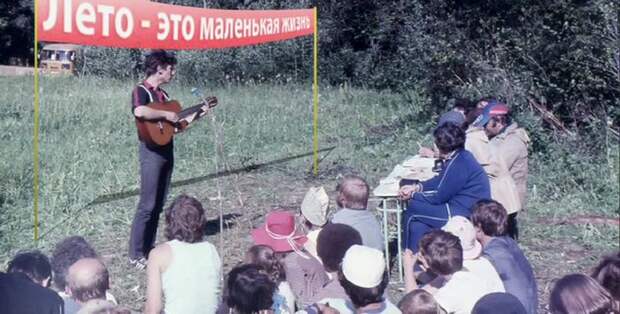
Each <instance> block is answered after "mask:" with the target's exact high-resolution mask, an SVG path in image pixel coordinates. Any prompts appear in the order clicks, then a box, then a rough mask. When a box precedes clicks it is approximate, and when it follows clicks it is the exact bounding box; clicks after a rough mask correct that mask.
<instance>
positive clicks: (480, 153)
mask: <svg viewBox="0 0 620 314" xmlns="http://www.w3.org/2000/svg"><path fill="white" fill-rule="evenodd" d="M465 134H466V137H465V149H467V150H468V151H470V152H471V153H472V154H473V155H474V157H475V158H476V160H477V161H478V163H479V164H480V165H481V166H482V168H484V171H485V172H486V173H487V176H488V177H489V183H490V185H491V198H493V199H494V200H496V201H498V202H500V203H501V204H502V205H504V208H506V211H507V212H508V214H512V213H516V212H518V211H520V210H521V201H520V199H519V193H518V189H517V186H516V184H515V182H514V180H513V179H512V176H511V175H510V172H509V171H508V166H507V165H506V163H505V162H504V160H503V159H502V158H501V157H499V155H498V154H497V152H496V151H495V149H493V148H492V147H491V145H490V144H489V138H488V137H487V135H486V134H485V133H484V130H483V129H481V128H478V127H470V128H468V129H467V131H466V133H465Z"/></svg>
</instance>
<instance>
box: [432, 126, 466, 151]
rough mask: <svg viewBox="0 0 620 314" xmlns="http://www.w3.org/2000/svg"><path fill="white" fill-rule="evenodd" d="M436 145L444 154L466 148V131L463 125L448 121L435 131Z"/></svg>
mask: <svg viewBox="0 0 620 314" xmlns="http://www.w3.org/2000/svg"><path fill="white" fill-rule="evenodd" d="M433 136H434V137H435V145H437V149H439V152H441V153H442V154H447V153H450V152H452V151H454V150H457V149H463V148H465V131H464V130H463V129H462V127H461V126H459V125H456V124H454V123H451V122H447V123H444V124H442V125H441V126H439V127H437V128H436V129H435V131H434V132H433Z"/></svg>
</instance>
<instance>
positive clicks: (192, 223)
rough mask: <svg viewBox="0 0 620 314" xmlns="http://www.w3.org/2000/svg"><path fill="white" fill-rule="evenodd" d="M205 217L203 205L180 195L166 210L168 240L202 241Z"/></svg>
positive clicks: (191, 198)
mask: <svg viewBox="0 0 620 314" xmlns="http://www.w3.org/2000/svg"><path fill="white" fill-rule="evenodd" d="M204 226H205V215H204V209H203V208H202V204H201V203H200V202H199V201H198V200H197V199H195V198H193V197H191V196H187V195H185V194H182V195H179V196H178V197H177V198H176V199H175V200H174V202H172V205H170V207H168V208H167V209H166V229H165V231H164V233H165V235H166V238H167V239H168V240H174V239H176V240H179V241H183V242H187V243H195V242H200V241H202V237H203V231H204Z"/></svg>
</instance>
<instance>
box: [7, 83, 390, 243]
mask: <svg viewBox="0 0 620 314" xmlns="http://www.w3.org/2000/svg"><path fill="white" fill-rule="evenodd" d="M25 82H27V79H24V83H25ZM0 83H2V86H3V87H4V88H5V89H6V90H5V94H9V95H10V96H12V97H15V100H14V101H13V102H11V103H9V104H10V106H9V108H8V109H7V113H5V114H4V116H5V117H7V118H6V119H4V118H3V120H2V124H3V125H4V126H6V128H7V129H9V130H10V132H13V133H10V134H15V136H11V137H10V140H8V136H3V144H4V147H6V148H7V152H8V153H10V154H12V155H14V156H15V157H13V158H9V159H4V162H3V168H2V171H3V172H2V175H3V177H6V178H9V179H10V180H11V181H10V182H9V181H6V184H7V187H8V186H10V187H11V188H10V189H8V188H7V190H8V191H4V192H3V194H2V195H3V198H4V199H6V200H7V201H5V204H4V205H3V214H4V215H6V216H5V217H7V218H6V220H4V219H3V221H11V223H10V225H7V224H5V223H3V229H2V230H4V229H6V228H11V229H10V230H7V231H6V232H3V233H2V234H3V237H9V238H10V240H9V241H2V243H1V244H0V247H1V248H2V249H0V252H10V251H13V250H14V249H15V248H18V247H21V246H28V244H29V243H30V242H31V241H32V236H31V235H32V218H31V216H32V214H31V208H30V207H31V194H32V188H31V182H32V174H31V168H32V158H31V155H32V153H31V146H32V140H33V139H32V119H31V114H30V111H31V110H32V109H31V108H32V98H31V97H28V96H27V95H30V94H31V89H30V90H29V89H24V88H17V90H16V91H17V92H18V93H15V92H13V91H12V90H14V89H16V87H17V86H18V85H16V83H15V81H14V79H12V78H11V79H9V78H2V82H0ZM134 84H135V83H134V82H127V81H115V80H109V79H102V78H96V77H82V78H77V77H43V78H42V79H41V93H40V95H41V96H40V99H41V100H40V108H41V109H40V116H41V123H40V138H39V141H40V160H41V165H40V182H41V189H40V191H41V193H40V203H39V204H40V216H41V218H40V221H41V224H40V230H41V233H42V234H44V235H45V234H48V233H50V232H55V230H57V231H60V232H59V233H60V234H66V233H69V232H71V231H72V230H65V228H66V226H65V223H66V221H68V220H71V219H72V218H73V217H75V216H76V215H80V213H81V211H83V210H85V209H86V207H87V205H88V204H89V203H91V202H92V201H94V200H96V199H98V198H101V197H105V196H109V195H115V194H117V193H120V192H125V191H135V190H137V188H138V183H139V182H138V158H137V135H136V130H135V125H134V121H133V117H132V115H131V111H130V93H131V90H132V88H133V86H134ZM165 88H166V89H167V91H168V92H169V93H170V95H172V96H173V98H175V99H178V100H179V101H180V102H181V103H182V104H184V105H185V106H188V105H193V104H194V103H197V102H198V100H197V99H196V97H195V96H193V95H192V94H191V92H190V90H191V86H183V85H180V84H174V83H173V84H170V86H167V87H165ZM204 93H205V94H207V95H211V94H212V95H216V96H217V97H218V98H219V103H220V104H219V106H218V107H217V108H216V109H215V111H214V113H215V115H216V122H217V125H218V126H217V127H221V129H222V133H223V138H224V139H223V141H224V145H223V147H224V152H223V155H224V156H222V157H223V159H222V160H220V163H221V165H220V169H217V170H220V171H221V170H224V169H221V168H222V166H225V167H226V168H228V169H236V168H241V167H245V166H249V165H254V164H260V163H263V162H267V161H270V160H275V159H279V158H284V157H288V156H292V155H298V154H301V153H307V152H311V149H312V138H311V134H312V98H311V97H312V96H311V89H310V86H303V85H267V86H265V85H254V84H248V85H245V86H227V87H221V88H216V89H213V90H209V91H204ZM397 99H398V97H397V96H396V95H390V94H383V93H378V92H372V91H364V90H351V89H348V88H326V89H325V90H324V91H323V92H322V93H321V95H320V111H319V115H320V119H319V124H320V134H319V136H320V138H321V140H320V144H321V146H322V147H324V146H329V145H339V144H341V143H343V142H346V141H349V139H350V138H359V137H363V136H364V130H365V128H366V127H369V126H372V125H378V124H388V123H390V122H391V121H392V119H393V118H394V117H395V116H397V115H398V113H399V112H400V111H402V108H399V106H400V105H398V101H397ZM386 102H387V103H390V104H391V106H386V105H385V103H386ZM13 124H15V125H18V127H19V128H24V127H26V128H25V129H26V130H25V132H24V131H22V132H20V133H17V131H16V130H15V129H16V126H14V125H13ZM209 124H210V121H209V120H208V119H205V121H200V122H197V123H196V124H195V125H193V126H192V127H190V129H189V130H188V131H186V132H185V133H184V134H182V135H180V136H177V137H176V138H175V155H176V160H175V170H174V171H175V172H174V178H173V180H174V181H182V180H185V179H191V178H195V177H200V176H204V175H206V174H209V173H213V172H215V171H216V167H215V165H214V158H215V153H214V152H215V149H214V143H213V133H214V132H213V130H212V129H211V128H212V127H213V126H211V125H209ZM14 130H15V131H14ZM5 138H6V140H5ZM345 155H346V154H345ZM222 157H221V158H222ZM310 160H311V159H310V157H308V158H306V159H305V160H304V161H303V163H306V164H305V165H303V166H301V169H303V170H304V171H302V172H301V173H302V174H304V172H305V169H307V168H306V167H308V166H309V165H310ZM4 182H5V181H4V180H3V184H4ZM17 200H20V204H18V205H19V207H20V208H21V209H20V210H17V211H15V210H14V209H9V208H8V207H6V206H8V205H11V204H12V202H16V201H17ZM7 202H8V203H7ZM131 207H133V206H131ZM4 208H6V209H4ZM90 208H93V210H98V208H97V207H96V206H94V207H93V206H91V207H90ZM132 209H133V208H132ZM80 228H83V227H80ZM9 231H10V232H9ZM7 239H8V238H7ZM45 240H46V239H45V238H44V239H43V242H42V243H41V244H42V245H45V243H46V242H45Z"/></svg>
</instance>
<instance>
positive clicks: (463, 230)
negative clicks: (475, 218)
mask: <svg viewBox="0 0 620 314" xmlns="http://www.w3.org/2000/svg"><path fill="white" fill-rule="evenodd" d="M441 229H442V230H444V231H447V232H450V233H452V234H453V235H455V236H457V237H459V240H460V241H461V246H462V247H463V267H464V268H466V269H467V270H469V271H470V272H472V273H474V274H475V275H477V276H478V277H479V278H480V279H482V281H483V282H484V284H485V285H486V286H487V289H488V290H489V291H491V292H505V290H504V283H503V282H502V279H501V278H500V277H499V275H498V274H497V271H496V270H495V267H493V264H491V262H489V260H488V259H486V258H484V257H483V256H482V245H481V244H480V242H478V240H476V228H474V225H473V224H472V223H471V221H469V220H468V219H467V218H465V217H462V216H454V217H452V218H450V220H448V223H446V225H445V226H443V228H441Z"/></svg>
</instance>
